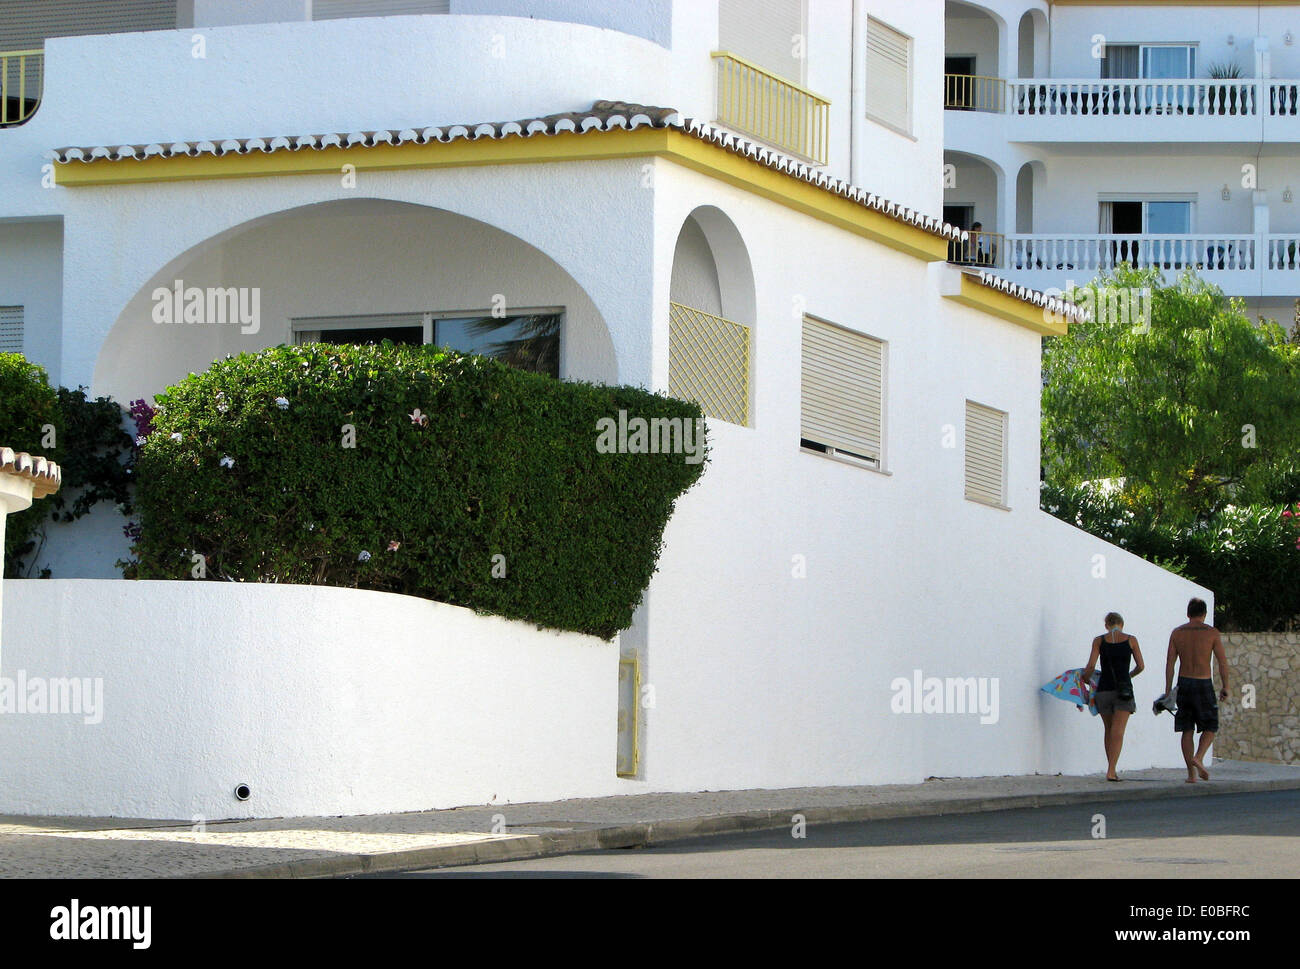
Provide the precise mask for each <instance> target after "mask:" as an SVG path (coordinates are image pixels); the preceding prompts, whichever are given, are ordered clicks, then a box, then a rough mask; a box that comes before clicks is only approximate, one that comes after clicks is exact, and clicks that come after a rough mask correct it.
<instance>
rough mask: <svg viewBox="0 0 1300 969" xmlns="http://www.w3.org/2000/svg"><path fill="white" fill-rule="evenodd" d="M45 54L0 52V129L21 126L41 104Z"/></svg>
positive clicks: (42, 52) (19, 51)
mask: <svg viewBox="0 0 1300 969" xmlns="http://www.w3.org/2000/svg"><path fill="white" fill-rule="evenodd" d="M44 66H45V52H44V51H42V50H0V127H4V126H5V125H17V124H22V123H23V122H24V121H26V120H27V119H28V118H30V117H31V116H32V115H33V114H35V113H36V109H37V108H38V107H39V106H40V103H41V86H42V76H43V69H44Z"/></svg>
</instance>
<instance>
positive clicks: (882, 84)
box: [867, 17, 912, 135]
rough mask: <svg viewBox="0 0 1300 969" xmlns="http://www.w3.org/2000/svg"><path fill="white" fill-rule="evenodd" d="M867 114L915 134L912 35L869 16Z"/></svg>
mask: <svg viewBox="0 0 1300 969" xmlns="http://www.w3.org/2000/svg"><path fill="white" fill-rule="evenodd" d="M867 117H868V118H870V119H871V120H873V121H878V122H880V123H881V124H884V125H886V126H888V127H890V128H894V129H896V130H898V131H901V132H904V133H905V134H909V135H910V134H911V133H912V38H911V37H908V36H907V35H906V34H902V33H899V32H898V31H897V30H895V29H894V28H893V27H890V26H889V25H888V24H884V23H881V22H880V21H879V20H877V19H876V18H874V17H868V18H867Z"/></svg>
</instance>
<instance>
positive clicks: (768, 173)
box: [54, 127, 948, 262]
mask: <svg viewBox="0 0 1300 969" xmlns="http://www.w3.org/2000/svg"><path fill="white" fill-rule="evenodd" d="M647 156H651V157H660V158H664V159H666V160H668V161H672V162H675V163H677V164H679V165H682V166H684V167H686V168H690V169H693V170H695V171H698V172H702V173H704V174H706V175H709V176H711V177H713V178H717V179H719V180H720V181H724V182H727V183H728V184H731V185H735V186H737V187H739V188H742V189H745V190H746V191H749V192H753V193H754V194H755V195H760V196H762V197H763V198H767V199H771V200H772V201H774V202H778V203H780V204H782V205H785V206H786V207H788V208H792V209H794V210H796V211H799V212H803V213H805V214H807V215H810V216H812V217H813V218H816V219H820V220H821V221H823V222H828V223H830V224H831V225H835V226H838V227H839V228H842V229H846V230H848V231H849V232H853V233H855V234H857V235H861V236H865V237H867V238H869V239H874V240H875V241H877V242H881V243H883V244H884V245H887V246H890V247H891V248H894V249H897V250H899V251H900V252H905V253H907V254H908V255H911V256H915V257H917V258H918V259H923V260H925V261H926V262H938V261H941V260H944V259H947V258H948V240H946V239H944V238H942V237H940V236H936V235H934V234H933V233H930V232H927V231H925V230H924V229H921V228H918V227H917V226H914V225H909V224H907V223H905V222H899V221H898V220H897V219H894V218H891V217H890V216H888V215H885V214H884V213H882V212H876V211H874V210H872V209H868V208H866V207H864V206H862V205H861V204H859V203H858V202H853V201H850V200H849V199H846V198H844V197H842V196H840V195H836V194H835V193H833V192H829V191H827V190H826V189H824V188H819V187H818V186H816V185H813V184H811V183H809V182H805V181H804V180H803V179H801V178H797V177H796V176H794V175H788V174H786V173H784V172H779V171H776V170H775V169H772V168H769V167H768V166H766V165H764V164H762V163H761V162H757V161H754V160H753V159H751V158H746V157H744V156H743V155H738V154H736V153H735V152H733V151H728V150H727V149H726V148H723V147H720V146H719V145H714V144H711V143H709V142H705V141H701V140H700V139H699V138H696V137H695V136H693V135H689V134H686V133H685V132H683V131H680V130H678V129H676V128H648V127H647V128H637V129H635V130H632V131H622V130H614V131H605V132H592V133H589V134H577V133H575V132H564V133H561V134H557V135H534V136H533V137H531V138H521V137H508V138H503V139H496V138H480V139H477V140H472V141H471V140H469V139H461V140H458V141H452V142H447V143H442V142H434V143H432V144H427V145H417V144H409V143H408V144H403V145H376V146H375V147H373V148H367V147H365V146H363V145H353V146H351V147H346V148H344V147H337V148H322V149H319V150H317V149H312V148H302V149H299V150H297V151H293V150H289V149H281V150H279V151H274V152H269V153H267V152H260V151H259V152H253V153H251V154H247V155H240V154H229V155H200V156H198V157H190V156H189V155H181V156H177V157H172V158H160V157H157V156H155V157H153V158H147V159H144V160H137V159H134V158H128V159H124V160H121V161H117V160H113V159H106V158H97V159H95V160H94V161H90V162H80V161H74V162H69V163H67V164H59V165H55V166H54V179H55V182H57V183H58V184H59V185H65V186H69V187H72V186H85V185H122V184H129V183H134V182H166V181H193V180H200V179H208V178H252V177H259V176H275V175H335V176H337V175H339V174H340V173H341V172H342V170H343V166H344V165H347V164H352V165H355V166H356V168H357V170H358V171H361V170H366V171H393V170H399V169H424V168H454V167H465V166H471V165H517V164H527V163H535V162H554V161H591V160H605V159H612V158H641V157H647Z"/></svg>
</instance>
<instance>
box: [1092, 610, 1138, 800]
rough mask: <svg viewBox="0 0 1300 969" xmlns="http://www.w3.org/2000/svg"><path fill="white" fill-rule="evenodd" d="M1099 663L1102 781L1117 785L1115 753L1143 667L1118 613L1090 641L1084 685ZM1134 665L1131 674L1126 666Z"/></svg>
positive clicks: (1133, 704)
mask: <svg viewBox="0 0 1300 969" xmlns="http://www.w3.org/2000/svg"><path fill="white" fill-rule="evenodd" d="M1098 660H1100V661H1101V679H1100V680H1099V681H1098V683H1097V693H1096V697H1095V698H1096V701H1097V713H1098V715H1099V716H1100V717H1101V722H1102V724H1104V725H1105V728H1106V735H1105V741H1106V780H1108V781H1118V780H1119V775H1118V774H1117V773H1116V772H1115V766H1116V764H1118V763H1119V752H1120V749H1121V748H1122V747H1123V746H1124V729H1125V728H1126V727H1127V726H1128V718H1129V716H1130V715H1132V714H1134V713H1136V712H1137V701H1136V700H1135V699H1134V698H1133V677H1135V676H1137V675H1138V674H1139V673H1141V672H1142V671H1143V670H1144V669H1146V665H1145V664H1144V663H1143V662H1142V650H1141V649H1140V648H1139V647H1138V641H1137V637H1136V636H1129V635H1127V634H1126V633H1125V632H1124V617H1123V616H1121V615H1120V614H1119V613H1118V612H1108V613H1107V614H1106V633H1105V635H1102V636H1098V637H1096V638H1095V639H1093V641H1092V653H1091V655H1090V656H1089V657H1088V665H1087V667H1086V668H1085V669H1084V671H1083V673H1082V674H1081V675H1080V681H1081V682H1082V683H1083V684H1085V689H1086V688H1087V687H1086V684H1087V683H1089V682H1090V681H1091V679H1092V671H1093V670H1095V669H1096V668H1097V661H1098ZM1130 661H1131V662H1135V663H1136V664H1137V665H1136V666H1134V667H1133V668H1132V669H1131V670H1130V669H1129V663H1130Z"/></svg>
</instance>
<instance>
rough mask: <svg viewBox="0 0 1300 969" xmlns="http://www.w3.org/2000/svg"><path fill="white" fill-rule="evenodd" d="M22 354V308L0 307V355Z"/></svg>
mask: <svg viewBox="0 0 1300 969" xmlns="http://www.w3.org/2000/svg"><path fill="white" fill-rule="evenodd" d="M22 352H23V308H22V307H21V306H0V353H22Z"/></svg>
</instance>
